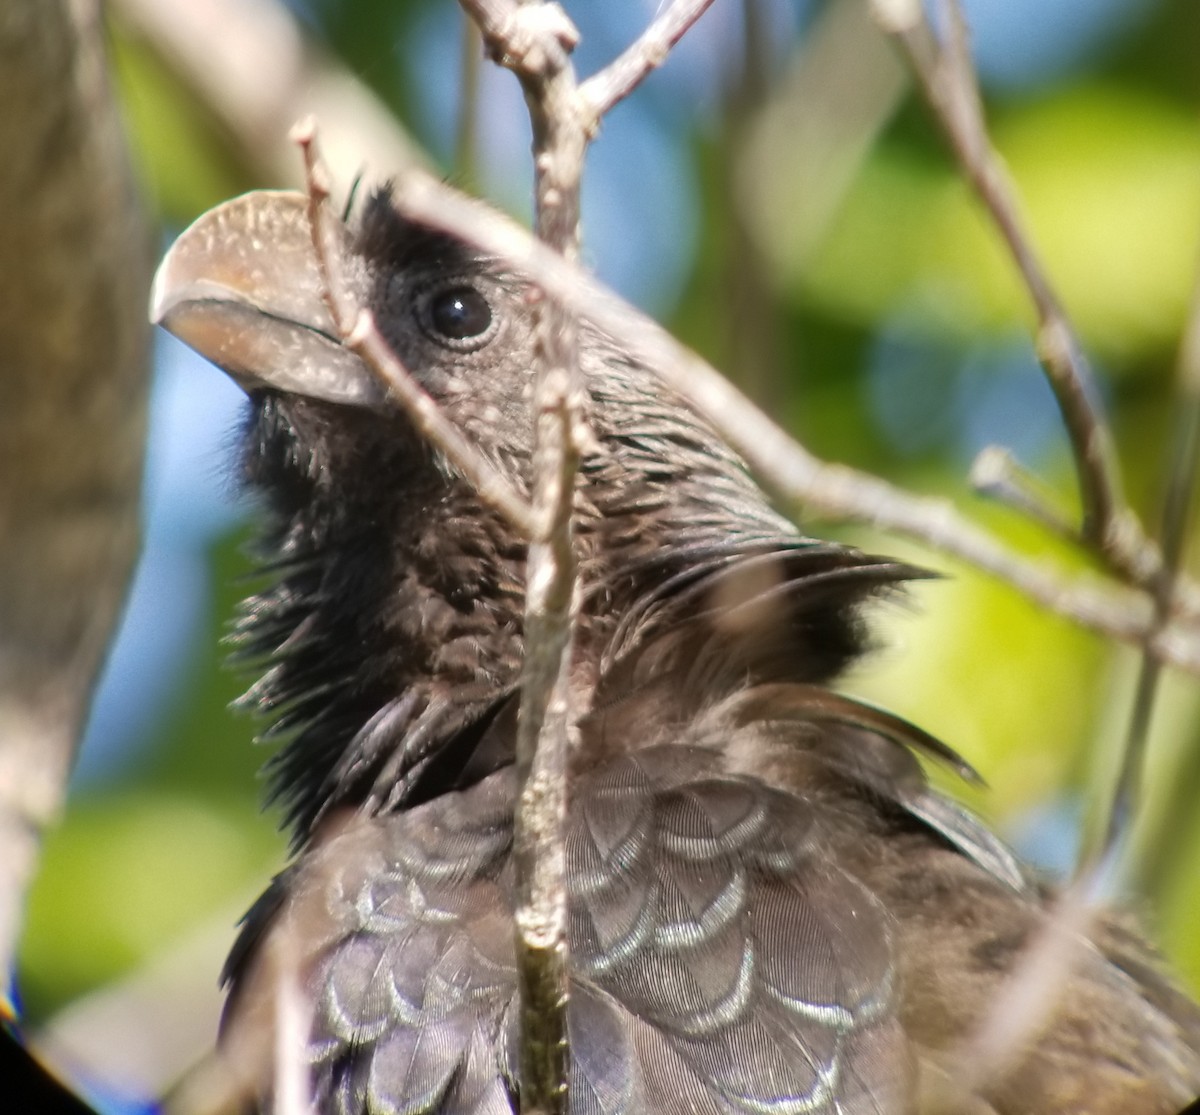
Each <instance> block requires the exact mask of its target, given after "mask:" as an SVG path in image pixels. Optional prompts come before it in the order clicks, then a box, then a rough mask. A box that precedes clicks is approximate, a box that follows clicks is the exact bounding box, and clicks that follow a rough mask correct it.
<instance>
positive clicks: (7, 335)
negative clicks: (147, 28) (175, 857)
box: [0, 0, 151, 997]
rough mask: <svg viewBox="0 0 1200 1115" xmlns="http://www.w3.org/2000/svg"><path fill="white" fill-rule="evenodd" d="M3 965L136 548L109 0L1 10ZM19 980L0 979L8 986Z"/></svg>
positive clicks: (131, 285)
mask: <svg viewBox="0 0 1200 1115" xmlns="http://www.w3.org/2000/svg"><path fill="white" fill-rule="evenodd" d="M0 103H2V104H3V105H4V111H3V112H0V147H2V149H3V151H4V160H3V166H2V167H0V260H3V265H2V266H0V353H2V354H3V358H2V359H3V372H2V377H3V381H4V382H3V388H2V393H3V402H0V539H3V542H2V544H0V848H2V849H3V854H2V855H0V971H2V972H5V973H8V972H10V971H11V970H12V953H13V948H14V945H15V941H16V934H17V929H18V924H19V921H20V910H21V905H22V901H23V896H24V890H25V887H26V885H27V884H28V882H29V879H30V877H31V876H32V873H33V869H34V865H35V862H36V858H37V852H38V843H39V840H40V837H41V835H42V832H43V830H44V829H45V828H46V826H47V825H49V824H50V823H51V822H52V821H54V820H55V819H56V818H57V816H58V813H59V810H60V808H61V805H62V800H63V796H64V793H65V789H66V782H67V776H68V775H69V773H70V770H71V766H72V763H73V761H74V758H75V748H76V745H77V744H78V740H79V735H80V733H81V731H82V728H83V724H84V717H85V715H86V712H87V706H88V700H89V698H90V696H91V690H92V683H93V681H94V679H95V675H96V672H97V671H98V670H99V668H100V663H101V661H102V659H103V655H104V651H105V648H106V646H107V644H108V641H109V638H110V637H111V635H112V632H113V628H114V627H115V625H116V622H117V618H118V615H119V612H120V608H121V603H122V601H123V599H124V595H125V588H126V583H127V581H128V578H129V575H130V573H131V572H132V570H133V564H134V559H135V558H136V555H137V549H138V499H139V495H140V489H141V471H142V468H141V466H142V452H143V443H144V441H145V420H146V396H147V392H148V384H149V370H150V369H149V322H148V321H147V319H146V301H147V297H148V295H149V290H150V258H151V257H150V236H149V232H148V229H147V227H146V222H145V217H144V214H143V211H142V206H141V203H140V201H141V199H140V198H139V197H138V195H137V192H136V190H135V188H134V184H133V176H132V173H131V171H130V167H129V162H128V155H127V151H126V148H125V142H124V136H123V135H122V131H121V121H120V118H119V115H118V112H117V108H116V104H115V101H114V99H113V96H112V90H111V88H110V86H109V83H108V74H107V69H106V62H105V57H104V38H103V32H102V27H101V23H100V11H99V7H98V6H97V5H93V4H89V3H81V2H74V3H67V2H65V0H11V2H10V3H7V4H6V5H5V6H4V12H3V16H0ZM2 996H3V992H2V991H0V997H2Z"/></svg>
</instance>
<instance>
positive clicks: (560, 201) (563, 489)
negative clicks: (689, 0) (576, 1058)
mask: <svg viewBox="0 0 1200 1115" xmlns="http://www.w3.org/2000/svg"><path fill="white" fill-rule="evenodd" d="M462 4H463V7H464V9H466V11H467V12H468V13H470V14H471V16H472V17H473V18H474V20H475V21H476V23H477V24H478V25H479V29H480V31H481V32H482V33H483V37H484V41H485V42H486V43H487V45H488V49H489V50H490V51H491V53H492V56H493V57H494V58H496V59H497V60H498V61H500V62H501V63H502V64H503V65H505V66H508V67H509V68H510V69H512V70H513V71H514V72H515V73H516V75H517V78H518V79H519V80H520V82H521V86H522V88H523V89H524V91H525V100H526V103H527V104H528V106H529V116H530V120H531V122H532V124H533V155H534V168H535V200H536V219H535V224H536V228H537V234H538V237H539V238H540V239H541V240H542V242H543V243H545V244H546V245H547V247H548V248H549V249H551V250H553V251H554V252H556V253H557V254H558V255H560V256H561V257H563V258H564V259H568V260H574V259H576V258H577V256H578V254H579V184H580V180H581V177H582V174H583V156H584V151H585V149H586V146H587V137H586V135H585V132H584V128H583V122H582V118H581V114H580V111H579V106H580V101H579V96H578V88H577V86H576V84H575V73H574V70H573V68H572V66H571V63H570V52H571V50H572V49H573V48H574V46H575V44H576V42H577V41H578V32H577V31H576V30H575V28H574V26H573V25H572V24H571V22H570V20H568V19H567V17H566V15H565V14H564V13H563V11H562V9H561V8H559V7H558V6H557V5H556V4H543V3H524V4H520V5H518V4H516V3H515V2H510V3H507V4H501V3H495V2H491V3H483V2H475V0H462ZM532 308H533V317H534V338H535V340H534V385H533V402H534V431H535V441H534V444H535V448H534V458H533V477H532V484H531V486H532V490H533V504H534V515H535V519H536V522H537V530H536V532H535V534H534V536H533V537H532V539H531V540H530V545H529V551H528V556H527V558H526V566H525V661H524V665H523V670H522V677H521V704H520V710H519V715H518V722H517V777H518V781H519V785H520V801H519V804H518V808H517V816H516V820H515V830H514V834H513V861H514V865H515V868H516V892H517V893H516V914H515V922H516V951H517V970H518V977H519V984H520V990H521V1089H520V1104H521V1110H522V1111H524V1112H533V1111H538V1112H543V1111H544V1112H555V1113H559V1112H565V1111H566V1110H567V1087H568V1079H569V1059H570V1049H569V1046H568V1043H567V997H568V992H569V988H568V982H567V892H566V840H565V832H566V817H567V787H566V773H567V755H568V749H569V747H570V741H571V738H572V734H573V732H574V730H575V715H574V710H573V709H572V706H571V690H570V678H571V651H572V642H573V638H574V626H575V616H576V614H577V611H578V586H577V578H576V563H575V555H574V550H573V545H572V537H573V528H572V518H571V511H572V507H573V506H574V496H575V475H576V471H577V469H578V466H579V457H580V445H581V443H582V425H581V423H582V419H581V417H580V414H581V410H582V397H583V391H582V388H581V386H580V382H579V378H580V377H579V346H578V339H577V333H578V326H577V324H576V322H575V320H574V319H573V318H572V316H571V315H570V314H569V313H568V312H567V311H566V309H564V308H563V307H562V306H561V305H560V304H559V303H557V302H555V301H553V300H548V299H546V298H545V297H544V296H543V295H542V294H541V293H540V292H535V293H534V296H533V302H532Z"/></svg>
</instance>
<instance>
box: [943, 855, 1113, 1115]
mask: <svg viewBox="0 0 1200 1115" xmlns="http://www.w3.org/2000/svg"><path fill="white" fill-rule="evenodd" d="M1110 867H1111V862H1110V861H1105V860H1100V861H1097V862H1095V863H1093V864H1091V865H1090V867H1089V868H1088V870H1087V871H1086V872H1085V873H1083V874H1081V875H1080V876H1079V877H1078V878H1077V879H1076V880H1075V881H1074V882H1073V883H1072V884H1071V885H1070V886H1069V887H1066V888H1064V889H1063V891H1062V892H1061V893H1060V894H1059V895H1058V896H1057V897H1056V898H1055V900H1054V903H1053V905H1052V906H1050V907H1049V908H1048V909H1047V911H1046V916H1045V918H1044V920H1043V921H1042V923H1041V926H1040V927H1039V929H1038V931H1037V932H1036V933H1034V934H1033V935H1032V936H1031V939H1030V940H1029V942H1028V943H1027V944H1026V945H1025V947H1024V948H1023V950H1022V952H1021V955H1020V958H1019V959H1018V960H1017V963H1016V965H1015V967H1014V969H1013V971H1012V973H1011V975H1010V976H1009V978H1008V979H1007V980H1006V982H1005V984H1004V986H1003V988H1002V989H1001V991H1000V993H999V996H998V998H997V999H996V1001H995V1002H994V1003H992V1004H991V1006H990V1008H989V1009H988V1011H987V1012H986V1014H985V1016H984V1018H983V1021H982V1023H981V1025H980V1026H979V1027H978V1029H977V1030H976V1032H975V1033H973V1034H971V1035H970V1036H969V1038H968V1039H967V1041H966V1042H965V1043H964V1045H963V1047H962V1048H961V1049H960V1051H959V1053H958V1055H957V1056H954V1057H951V1058H948V1060H949V1062H950V1063H951V1064H952V1065H954V1066H956V1067H957V1071H956V1072H955V1073H954V1075H953V1077H952V1086H953V1095H954V1096H955V1097H960V1098H961V1097H963V1096H978V1095H979V1094H981V1093H982V1092H983V1091H984V1089H985V1087H986V1085H987V1083H988V1082H989V1081H994V1080H997V1079H1000V1078H1002V1077H1003V1076H1004V1074H1005V1073H1006V1072H1011V1071H1012V1069H1013V1067H1014V1064H1015V1063H1016V1062H1017V1061H1018V1059H1019V1058H1020V1056H1021V1055H1022V1053H1024V1052H1027V1051H1028V1048H1029V1041H1030V1039H1031V1037H1032V1036H1033V1035H1035V1034H1037V1033H1038V1032H1040V1031H1041V1029H1042V1028H1043V1026H1044V1025H1045V1023H1046V1020H1047V1019H1048V1018H1049V1017H1050V1016H1051V1015H1052V1014H1053V1013H1054V1011H1055V1010H1056V1009H1057V1008H1058V1006H1059V1005H1060V1004H1061V1002H1062V998H1063V995H1064V993H1065V992H1066V990H1067V985H1068V984H1069V983H1070V980H1071V978H1072V975H1073V973H1074V971H1075V968H1076V966H1077V965H1078V964H1079V962H1080V960H1081V959H1082V958H1083V957H1084V956H1085V954H1086V951H1087V950H1088V949H1089V947H1090V946H1089V944H1088V940H1089V938H1090V936H1091V933H1090V929H1091V927H1092V926H1093V925H1094V924H1095V921H1096V918H1097V916H1098V913H1099V910H1100V905H1099V901H1098V896H1099V895H1100V894H1101V893H1102V892H1103V890H1104V887H1105V884H1106V881H1107V877H1108V874H1109V870H1108V869H1109V868H1110ZM952 1109H954V1108H952V1107H946V1108H939V1107H937V1105H936V1104H935V1105H934V1110H947V1111H949V1110H952Z"/></svg>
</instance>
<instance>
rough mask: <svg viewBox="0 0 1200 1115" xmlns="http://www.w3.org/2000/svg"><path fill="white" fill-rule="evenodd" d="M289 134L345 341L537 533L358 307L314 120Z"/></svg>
mask: <svg viewBox="0 0 1200 1115" xmlns="http://www.w3.org/2000/svg"><path fill="white" fill-rule="evenodd" d="M291 134H292V140H293V142H295V143H296V144H298V145H299V147H300V149H301V151H302V152H303V155H304V167H305V174H306V178H307V183H308V190H307V194H308V212H309V224H310V226H311V228H312V236H313V247H314V249H315V251H316V255H317V266H318V267H319V268H320V270H321V277H322V281H323V285H324V293H325V301H326V303H327V304H328V306H329V312H330V315H331V316H332V317H333V322H334V325H335V326H336V327H337V330H338V333H339V334H340V335H341V337H342V340H343V343H344V344H345V345H346V347H347V348H348V349H350V350H351V351H352V352H354V353H356V354H357V355H358V356H359V357H360V358H361V359H362V360H363V361H364V362H365V363H366V365H367V366H368V367H369V368H370V369H371V370H372V371H373V372H374V373H375V374H376V376H378V377H379V379H380V381H381V382H382V383H383V384H384V385H385V386H386V387H387V388H388V391H389V392H390V393H391V395H392V397H393V398H395V399H396V401H397V402H399V403H400V404H401V406H403V408H404V411H405V413H406V414H407V415H408V417H409V419H410V420H411V421H412V423H413V425H414V426H415V427H416V428H417V430H418V431H419V432H420V433H421V434H422V435H423V436H424V437H425V438H426V439H427V440H428V441H429V442H430V444H431V445H434V446H436V447H437V448H438V449H440V450H441V451H442V452H443V453H444V454H445V455H446V457H447V458H448V459H449V461H450V462H451V463H452V464H453V465H454V467H455V468H457V469H458V471H459V472H460V473H462V475H463V476H464V477H465V478H466V479H467V481H468V482H469V483H470V484H471V486H472V487H473V488H474V489H475V490H476V492H477V493H478V495H479V498H480V499H482V500H483V502H484V503H486V504H487V505H488V506H489V507H491V508H492V509H493V510H494V511H497V512H499V513H500V514H501V515H503V516H504V518H505V519H506V520H508V522H509V523H510V524H511V525H512V526H513V527H514V528H515V529H516V530H518V531H520V532H521V534H522V536H523V537H525V538H531V537H533V534H534V529H535V523H534V517H533V512H532V511H531V509H530V507H529V503H528V502H527V501H526V500H525V499H524V498H523V497H522V496H521V494H520V493H519V492H517V491H516V489H514V488H513V487H512V485H511V484H509V483H508V481H507V480H505V479H504V477H503V476H502V475H501V473H500V472H499V471H497V470H496V469H495V468H493V467H492V465H491V464H490V463H489V462H488V460H487V459H486V458H485V457H484V456H483V455H482V454H481V453H479V451H478V450H476V448H475V447H474V446H473V445H472V444H471V442H470V441H468V440H467V438H465V437H464V436H463V434H462V432H461V431H460V430H459V428H458V427H457V426H456V425H455V424H454V423H453V422H451V421H450V419H448V418H447V417H446V416H445V415H444V414H443V413H442V411H441V408H440V407H439V406H438V405H437V403H436V402H435V401H434V400H433V398H432V397H431V396H430V395H429V394H428V393H427V392H426V391H425V390H424V389H423V388H422V387H421V385H420V384H419V383H417V381H416V380H415V379H414V378H413V376H412V373H410V372H409V371H408V369H407V368H405V367H404V365H403V364H401V362H400V361H399V359H397V357H396V354H395V353H394V352H393V351H392V349H391V347H390V346H389V345H388V343H387V342H386V341H385V340H384V339H383V336H382V335H381V334H380V332H379V329H378V327H377V326H376V325H375V319H374V316H373V315H372V314H371V312H370V310H368V309H366V308H365V307H362V306H360V305H359V304H358V302H357V301H356V300H355V298H354V296H353V295H352V294H351V293H350V288H349V285H348V284H347V282H346V278H345V273H344V271H343V268H342V240H341V235H340V229H341V224H340V222H339V221H338V220H337V218H336V217H335V216H334V214H333V212H332V210H331V208H330V206H329V192H330V191H329V175H328V172H327V171H326V169H325V165H324V163H323V162H322V161H321V155H320V152H319V150H318V148H317V130H316V123H315V121H314V120H313V119H312V118H311V117H310V118H309V119H307V120H304V121H302V122H301V123H299V124H297V125H296V126H295V127H294V128H293V129H292V133H291Z"/></svg>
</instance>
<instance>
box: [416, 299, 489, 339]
mask: <svg viewBox="0 0 1200 1115" xmlns="http://www.w3.org/2000/svg"><path fill="white" fill-rule="evenodd" d="M425 317H426V319H427V326H428V332H429V333H430V335H431V336H432V337H433V339H434V340H435V341H438V342H440V343H441V344H444V345H447V346H448V347H450V348H455V349H459V350H465V351H473V350H475V349H478V348H482V347H483V346H484V345H485V344H487V342H488V341H489V340H491V337H492V333H493V332H494V330H495V318H494V317H493V315H492V308H491V306H489V305H488V301H487V299H486V298H484V296H483V295H482V294H480V293H479V291H478V290H476V289H475V287H473V286H468V285H466V284H462V285H457V286H452V287H446V288H444V289H442V290H439V291H436V292H435V293H434V294H432V295H431V296H430V298H429V301H428V303H427V306H426V313H425Z"/></svg>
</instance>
